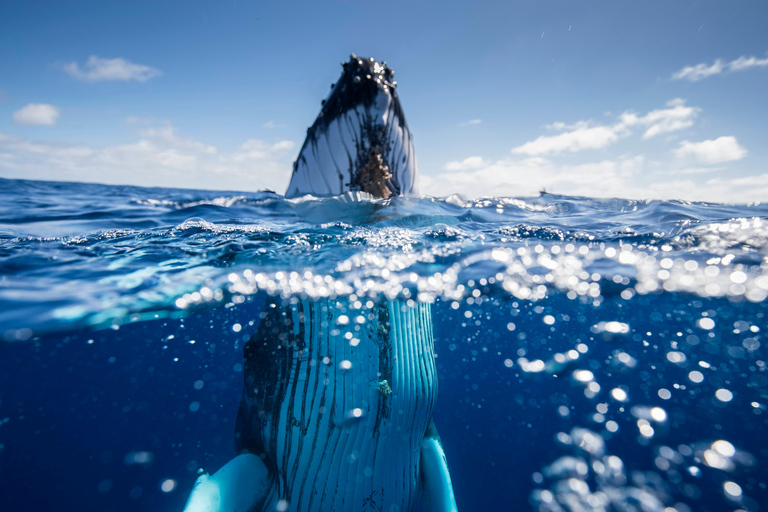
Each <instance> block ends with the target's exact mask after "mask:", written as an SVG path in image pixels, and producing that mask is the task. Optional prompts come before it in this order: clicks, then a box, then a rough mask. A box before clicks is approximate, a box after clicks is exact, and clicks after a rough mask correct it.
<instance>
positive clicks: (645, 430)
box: [637, 419, 654, 438]
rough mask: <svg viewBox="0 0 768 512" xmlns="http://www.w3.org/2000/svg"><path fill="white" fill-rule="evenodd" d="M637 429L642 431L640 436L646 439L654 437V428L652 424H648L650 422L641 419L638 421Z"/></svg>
mask: <svg viewBox="0 0 768 512" xmlns="http://www.w3.org/2000/svg"><path fill="white" fill-rule="evenodd" d="M637 428H638V430H639V431H640V435H641V436H643V437H645V438H651V437H653V434H654V431H653V427H652V426H651V424H650V423H648V420H644V419H640V420H637Z"/></svg>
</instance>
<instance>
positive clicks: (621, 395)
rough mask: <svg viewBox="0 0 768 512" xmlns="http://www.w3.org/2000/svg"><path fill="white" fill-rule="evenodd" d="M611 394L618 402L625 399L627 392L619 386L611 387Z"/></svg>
mask: <svg viewBox="0 0 768 512" xmlns="http://www.w3.org/2000/svg"><path fill="white" fill-rule="evenodd" d="M611 396H612V397H613V399H614V400H617V401H619V402H625V401H626V400H627V398H628V397H627V392H626V391H624V390H623V389H621V388H613V389H612V390H611Z"/></svg>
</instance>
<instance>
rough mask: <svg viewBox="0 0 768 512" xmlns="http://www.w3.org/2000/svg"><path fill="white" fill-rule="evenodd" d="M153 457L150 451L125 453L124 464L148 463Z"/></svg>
mask: <svg viewBox="0 0 768 512" xmlns="http://www.w3.org/2000/svg"><path fill="white" fill-rule="evenodd" d="M153 458H154V455H153V454H152V452H147V451H141V452H130V453H128V454H126V455H125V459H124V460H125V464H126V465H128V466H132V465H134V464H149V463H150V462H152V459H153Z"/></svg>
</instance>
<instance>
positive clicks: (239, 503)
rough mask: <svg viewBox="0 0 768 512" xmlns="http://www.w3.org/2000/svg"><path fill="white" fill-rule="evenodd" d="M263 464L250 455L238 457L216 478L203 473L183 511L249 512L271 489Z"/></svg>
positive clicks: (267, 473)
mask: <svg viewBox="0 0 768 512" xmlns="http://www.w3.org/2000/svg"><path fill="white" fill-rule="evenodd" d="M269 482H270V479H269V472H268V471H267V467H266V466H265V465H264V462H262V461H261V459H259V458H258V457H257V456H255V455H253V454H251V453H245V454H243V455H238V456H237V457H235V458H234V459H232V460H231V461H229V462H227V463H226V464H225V465H224V466H223V467H222V468H221V469H219V470H218V471H217V472H216V473H214V474H213V475H209V474H207V473H203V474H202V475H200V476H199V477H198V478H197V480H196V481H195V486H194V487H193V488H192V492H191V493H190V495H189V499H188V500H187V505H186V506H185V507H184V512H248V511H249V510H250V509H251V508H253V506H254V504H255V503H256V502H257V501H258V500H259V499H261V498H262V497H263V496H264V494H265V493H266V492H267V490H268V488H269Z"/></svg>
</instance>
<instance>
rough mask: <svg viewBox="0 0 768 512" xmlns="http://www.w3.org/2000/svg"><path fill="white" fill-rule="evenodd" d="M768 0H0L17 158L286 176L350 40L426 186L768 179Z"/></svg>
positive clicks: (655, 189)
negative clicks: (387, 81)
mask: <svg viewBox="0 0 768 512" xmlns="http://www.w3.org/2000/svg"><path fill="white" fill-rule="evenodd" d="M766 20H768V4H766V3H765V2H758V1H749V2H747V1H745V2H719V1H699V2H688V1H679V2H677V1H676V2H669V1H645V2H627V1H610V2H609V1H590V2H586V1H584V2H576V1H573V0H570V1H538V2H536V1H506V2H501V1H485V2H484V1H476V2H471V3H470V2H457V1H450V0H449V1H443V2H317V1H316V2H245V1H238V2H217V3H213V2H198V1H195V0H188V1H185V2H156V1H152V2H142V1H131V2H122V3H118V2H103V1H100V2H80V1H68V2H53V1H43V2H34V1H25V2H21V1H7V2H3V3H2V5H0V177H8V178H29V179H49V180H75V181H97V182H103V183H127V184H135V185H146V186H177V187H189V188H212V189H229V190H257V189H260V188H264V187H270V188H273V189H275V190H277V191H279V192H283V191H284V189H285V186H286V184H287V182H288V178H289V174H290V166H291V162H292V161H293V159H294V158H295V156H296V153H297V152H298V149H299V148H300V146H301V143H302V142H303V138H304V135H305V132H306V127H307V126H308V125H310V124H311V123H312V122H313V120H314V118H315V116H316V115H317V113H318V111H319V108H320V100H321V99H323V98H324V97H325V96H326V95H327V93H328V91H329V89H330V84H331V83H332V82H334V81H335V80H336V79H337V77H338V75H339V73H340V71H341V67H340V65H339V62H340V61H341V60H345V59H347V58H348V55H349V53H350V52H355V53H357V54H358V55H363V56H373V57H375V58H377V59H382V60H386V61H387V62H388V64H389V65H390V66H391V67H393V68H394V69H395V71H396V79H397V80H398V83H399V85H398V92H399V94H400V98H401V101H402V103H403V106H404V109H405V113H406V116H407V119H408V123H409V125H410V127H411V131H412V132H413V135H414V140H415V146H416V154H417V157H418V161H419V166H420V169H421V173H422V192H424V193H427V194H431V195H446V194H449V193H451V192H461V193H463V194H465V195H469V196H481V195H508V196H526V195H532V194H535V193H536V192H537V191H538V190H539V189H540V188H542V187H546V188H547V190H550V191H553V192H557V193H563V194H578V195H590V196H602V197H605V196H622V197H633V198H641V197H659V198H681V199H691V200H712V201H738V202H747V201H757V200H768V165H766V164H768V149H767V148H766V144H765V141H766V139H767V138H768V137H767V136H768V123H766V116H767V115H768V93H766V92H765V91H768V30H766V28H765V22H766Z"/></svg>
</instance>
